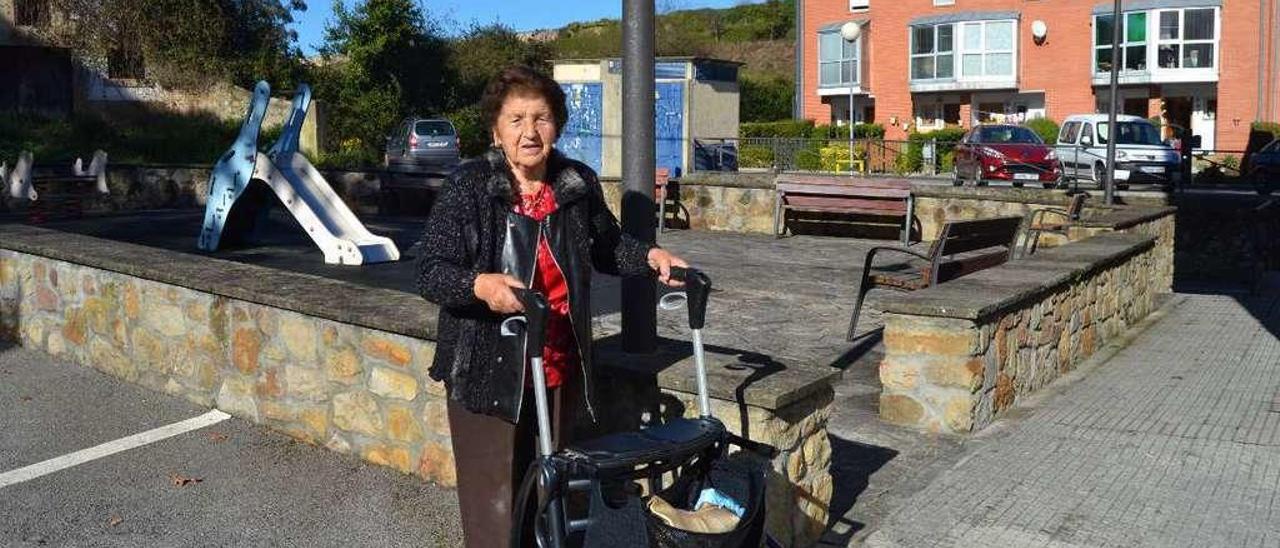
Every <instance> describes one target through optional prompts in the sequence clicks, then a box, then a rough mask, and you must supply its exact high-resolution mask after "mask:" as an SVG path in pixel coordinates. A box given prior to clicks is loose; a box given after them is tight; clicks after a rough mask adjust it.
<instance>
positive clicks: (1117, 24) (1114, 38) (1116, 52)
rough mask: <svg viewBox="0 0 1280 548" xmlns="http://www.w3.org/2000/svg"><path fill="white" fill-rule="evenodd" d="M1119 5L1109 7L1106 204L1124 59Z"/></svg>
mask: <svg viewBox="0 0 1280 548" xmlns="http://www.w3.org/2000/svg"><path fill="white" fill-rule="evenodd" d="M1120 7H1121V6H1120V0H1115V4H1114V5H1113V6H1112V8H1111V86H1110V88H1111V102H1110V104H1109V105H1107V173H1106V177H1107V178H1106V180H1105V181H1104V184H1105V185H1106V186H1104V187H1103V190H1102V196H1103V202H1105V203H1106V204H1107V205H1111V204H1113V203H1115V200H1116V135H1118V134H1119V133H1120V132H1119V131H1116V107H1117V105H1118V104H1119V101H1118V98H1117V97H1116V95H1118V90H1117V87H1118V83H1119V78H1120V63H1121V62H1122V60H1123V59H1124V56H1123V55H1122V53H1123V52H1121V51H1120V31H1121V29H1123V28H1124V20H1123V19H1121V16H1122V14H1121V10H1120Z"/></svg>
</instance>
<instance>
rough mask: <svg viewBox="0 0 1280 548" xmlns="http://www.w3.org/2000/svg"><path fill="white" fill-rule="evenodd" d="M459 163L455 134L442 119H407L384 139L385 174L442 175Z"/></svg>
mask: <svg viewBox="0 0 1280 548" xmlns="http://www.w3.org/2000/svg"><path fill="white" fill-rule="evenodd" d="M460 159H461V155H460V151H459V147H458V131H457V129H455V128H454V127H453V124H452V123H451V122H449V121H448V120H445V119H443V118H418V117H410V118H406V119H404V120H403V121H401V122H400V125H399V126H396V130H395V132H394V133H392V134H391V135H389V136H387V149H386V154H385V156H384V165H385V167H386V168H387V170H388V171H392V172H396V173H410V174H420V175H435V174H440V175H443V174H447V173H449V172H450V171H453V168H455V167H457V165H458V162H459V161H460Z"/></svg>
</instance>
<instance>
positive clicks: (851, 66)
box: [796, 0, 1280, 150]
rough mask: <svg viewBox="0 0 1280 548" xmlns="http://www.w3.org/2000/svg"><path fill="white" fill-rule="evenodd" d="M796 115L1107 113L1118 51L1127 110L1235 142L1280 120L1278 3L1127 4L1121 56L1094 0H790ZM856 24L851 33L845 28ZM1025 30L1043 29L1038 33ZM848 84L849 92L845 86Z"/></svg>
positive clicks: (1233, 146) (1159, 0)
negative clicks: (1254, 126)
mask: <svg viewBox="0 0 1280 548" xmlns="http://www.w3.org/2000/svg"><path fill="white" fill-rule="evenodd" d="M796 10H797V30H798V32H797V36H798V38H797V43H796V48H797V54H796V59H798V60H799V62H798V66H797V67H796V82H797V85H796V87H797V89H796V94H797V97H798V100H797V102H796V103H797V104H796V110H797V112H796V114H797V116H798V117H802V118H808V119H812V120H816V121H818V122H820V123H828V122H835V123H841V122H842V121H845V120H848V118H849V110H850V105H849V103H850V91H852V94H853V115H854V117H855V119H857V120H858V121H866V122H877V123H880V124H883V125H884V126H885V128H886V137H887V138H889V139H900V138H903V137H905V136H906V134H907V133H908V132H909V131H917V130H918V131H925V130H929V129H933V128H938V127H943V126H944V125H961V126H965V127H968V126H970V125H972V124H974V123H978V122H983V121H994V120H1012V121H1017V120H1022V119H1027V118H1032V117H1038V116H1046V117H1049V118H1052V119H1054V120H1057V121H1059V122H1060V121H1061V120H1062V119H1063V118H1065V117H1067V116H1068V115H1071V114H1081V113H1090V112H1095V111H1096V112H1105V110H1106V107H1107V102H1108V99H1109V95H1110V93H1109V88H1108V84H1109V82H1110V66H1111V62H1112V59H1113V58H1114V59H1116V60H1117V61H1118V62H1119V63H1121V65H1120V69H1121V71H1120V89H1119V93H1118V95H1119V99H1120V100H1121V102H1120V106H1121V109H1122V110H1123V112H1124V113H1128V114H1134V115H1138V116H1146V117H1153V118H1154V117H1158V118H1160V119H1161V121H1162V122H1163V123H1164V124H1165V125H1166V126H1167V127H1189V128H1190V129H1191V130H1192V131H1193V132H1194V133H1195V134H1198V135H1201V136H1202V139H1203V147H1204V148H1206V149H1219V150H1243V149H1244V147H1245V143H1246V141H1247V140H1248V133H1249V126H1250V124H1251V123H1252V122H1254V121H1258V120H1263V121H1275V120H1277V119H1280V60H1278V59H1277V56H1278V55H1280V30H1278V26H1280V19H1278V15H1280V0H1127V1H1126V2H1125V3H1124V8H1123V14H1122V17H1121V20H1122V25H1123V26H1122V38H1123V40H1122V43H1121V45H1120V47H1119V48H1118V49H1119V50H1120V52H1119V54H1118V55H1114V54H1113V53H1112V51H1111V31H1112V28H1113V26H1112V25H1113V21H1112V14H1111V10H1112V3H1111V2H1099V1H1098V0H797V8H796ZM851 21H852V22H856V23H858V24H860V25H861V30H862V32H861V35H860V36H859V37H858V39H857V40H855V41H854V42H846V41H845V40H844V39H843V37H842V36H841V34H840V28H841V26H842V25H844V24H845V23H847V22H851ZM1033 27H1036V28H1042V29H1043V30H1044V31H1045V32H1044V34H1043V37H1037V36H1035V35H1034V34H1035V33H1034V32H1033V30H1032V29H1033ZM850 88H852V90H851V89H850Z"/></svg>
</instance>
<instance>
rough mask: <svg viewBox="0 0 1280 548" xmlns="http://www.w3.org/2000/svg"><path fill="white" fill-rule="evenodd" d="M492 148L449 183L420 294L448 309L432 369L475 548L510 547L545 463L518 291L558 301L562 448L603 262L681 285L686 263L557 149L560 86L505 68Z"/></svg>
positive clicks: (556, 407) (577, 405) (581, 390)
mask: <svg viewBox="0 0 1280 548" xmlns="http://www.w3.org/2000/svg"><path fill="white" fill-rule="evenodd" d="M480 104H481V109H482V111H483V113H484V116H485V120H486V121H487V122H488V124H489V127H490V128H491V130H492V133H493V147H492V148H491V149H490V150H489V151H488V152H487V153H486V154H485V155H484V156H483V157H482V158H479V159H476V160H473V161H470V162H467V163H465V164H463V165H462V166H460V167H459V168H458V169H457V171H455V172H454V173H453V174H452V175H451V176H450V177H449V179H448V181H446V183H445V186H444V189H443V190H442V191H441V193H440V196H439V198H438V199H437V201H436V203H435V206H434V207H433V209H432V211H431V216H430V218H429V219H428V220H427V228H426V233H425V235H424V236H423V242H422V245H423V247H422V256H421V259H420V260H419V266H418V288H419V291H420V292H421V293H422V296H423V297H425V298H426V299H427V300H429V301H431V302H434V303H436V304H438V305H440V322H439V327H438V334H439V340H438V341H437V347H436V356H435V363H434V364H432V366H431V377H432V378H434V379H436V380H443V381H444V382H445V386H446V387H447V388H448V393H449V425H450V431H451V432H452V437H453V451H454V458H455V460H456V462H457V468H458V498H459V502H460V504H461V509H462V523H463V532H464V534H465V536H466V542H467V546H484V547H491V546H501V545H504V544H506V543H507V540H508V538H509V536H508V535H509V534H510V532H511V529H512V526H513V523H512V503H513V498H514V495H515V490H516V488H517V487H518V483H519V478H520V477H521V475H522V474H523V473H524V471H525V469H526V467H527V466H528V464H529V462H530V461H531V460H532V459H533V457H534V436H535V434H536V432H537V428H536V417H534V413H533V403H532V402H533V398H532V390H534V387H532V386H531V384H530V382H529V380H528V378H526V376H525V374H524V373H525V371H524V367H525V364H524V356H523V354H522V348H520V347H519V343H518V342H513V340H512V339H513V338H511V337H501V336H500V333H499V324H500V322H501V321H502V320H503V319H504V318H505V317H506V316H508V315H510V314H512V313H516V312H519V311H520V309H521V307H520V303H519V301H517V300H516V297H515V294H514V293H513V292H512V288H523V287H532V288H534V289H537V290H539V291H541V292H542V293H543V294H544V295H546V296H547V298H548V301H549V302H550V305H551V317H550V319H549V320H548V325H547V342H546V346H545V348H543V349H542V355H543V358H544V366H543V367H544V369H545V372H546V378H547V385H548V386H549V387H550V390H551V393H550V394H549V396H550V401H551V402H552V407H553V411H554V413H555V417H556V418H555V419H554V421H553V426H554V430H555V434H554V435H555V437H556V438H558V439H557V440H556V442H557V445H560V444H562V443H563V442H564V441H566V440H564V439H563V438H564V437H565V435H567V433H568V430H569V427H570V421H571V420H572V419H573V417H574V416H575V415H578V410H579V409H582V408H584V407H585V409H586V411H587V415H588V416H590V417H592V418H593V419H594V418H595V417H596V416H597V414H598V413H600V412H601V411H602V410H601V409H600V408H599V407H598V406H596V405H595V404H594V403H593V401H592V395H593V394H592V390H591V302H590V300H591V270H592V268H593V267H594V268H595V270H599V271H601V272H605V273H608V274H614V275H627V276H637V275H649V274H651V273H655V272H656V274H657V277H658V279H659V280H660V281H662V282H664V283H669V284H670V283H674V282H672V281H671V280H670V279H669V276H670V269H671V267H672V266H685V263H684V261H682V260H680V259H679V258H677V257H675V256H673V255H671V254H670V253H668V252H666V251H665V250H663V249H660V248H658V247H656V246H654V245H653V244H652V243H649V242H640V241H636V240H634V239H632V238H631V237H630V236H628V235H626V234H623V233H622V232H621V231H620V230H619V228H618V220H617V219H616V218H615V217H614V216H613V214H612V213H610V212H609V209H608V208H607V207H606V206H605V202H604V194H603V192H602V190H601V188H600V183H599V181H598V180H597V179H596V174H595V173H594V172H592V170H591V168H588V167H587V166H586V165H583V164H582V163H580V162H577V161H574V160H571V159H569V158H567V157H565V156H564V155H563V154H561V153H560V152H558V151H557V150H556V149H555V147H554V145H555V142H556V139H557V138H559V136H560V132H561V130H562V129H563V128H564V124H565V121H566V120H567V109H566V107H565V96H564V92H563V91H562V90H561V89H560V86H559V84H557V83H555V81H553V80H551V79H550V78H548V77H546V76H543V75H541V74H539V73H537V72H535V71H533V70H531V69H529V68H525V67H512V68H508V69H506V70H504V71H503V72H502V73H501V74H499V75H498V76H497V78H495V79H494V80H493V81H492V82H490V83H489V85H488V87H487V88H486V89H485V93H484V97H483V99H482V100H481V103H480Z"/></svg>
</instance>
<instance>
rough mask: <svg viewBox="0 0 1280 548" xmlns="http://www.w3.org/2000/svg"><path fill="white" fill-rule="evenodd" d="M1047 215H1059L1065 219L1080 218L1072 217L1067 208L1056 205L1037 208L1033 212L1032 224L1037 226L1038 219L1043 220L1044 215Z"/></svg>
mask: <svg viewBox="0 0 1280 548" xmlns="http://www.w3.org/2000/svg"><path fill="white" fill-rule="evenodd" d="M1045 215H1057V216H1059V217H1062V218H1063V219H1066V220H1067V221H1076V220H1079V219H1073V218H1071V213H1069V212H1067V210H1065V209H1058V208H1056V207H1046V208H1042V209H1037V210H1035V211H1033V212H1031V225H1032V226H1035V224H1036V222H1037V221H1043V220H1044V219H1043V217H1044V216H1045Z"/></svg>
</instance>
